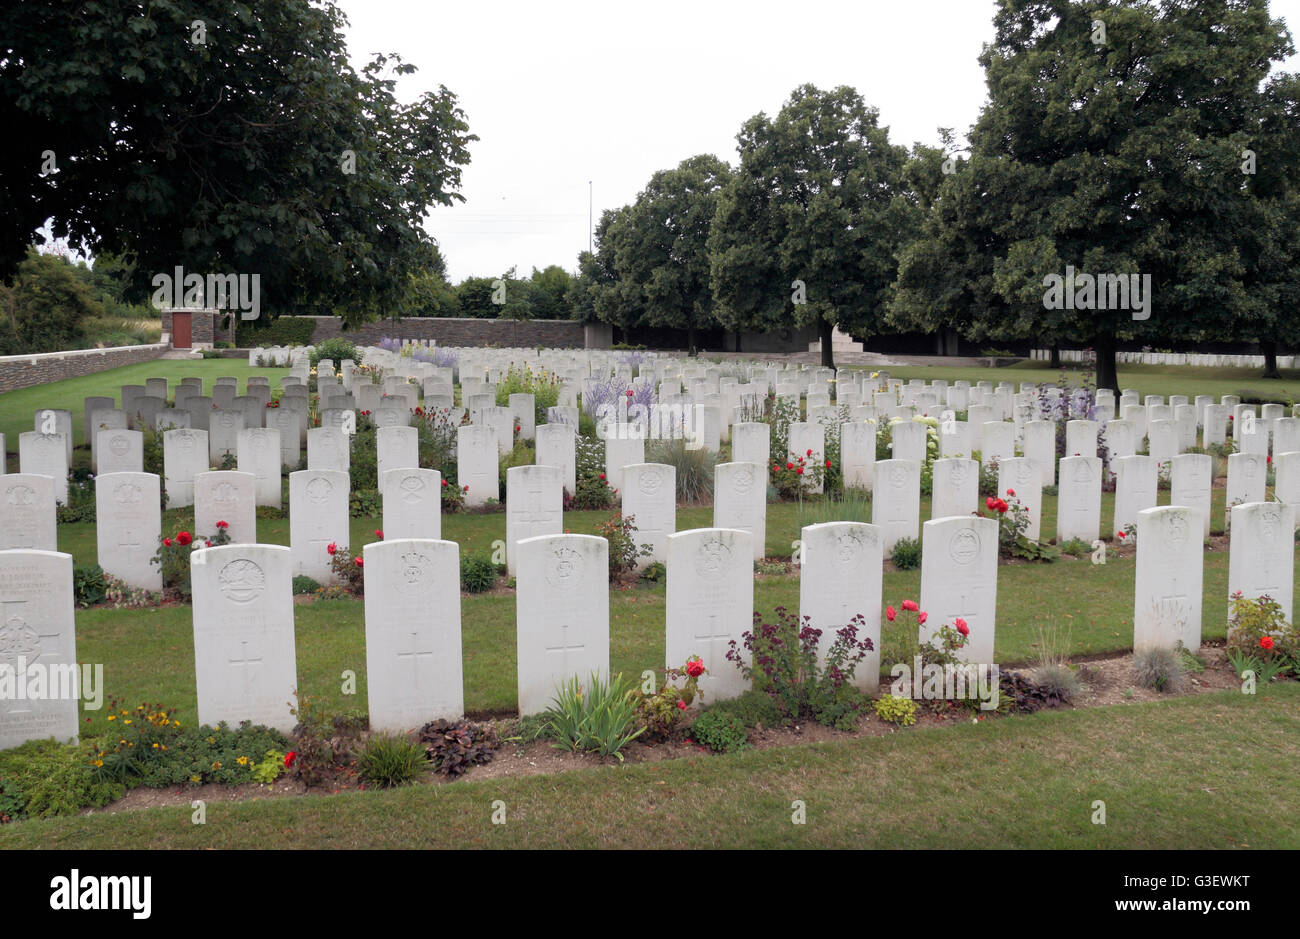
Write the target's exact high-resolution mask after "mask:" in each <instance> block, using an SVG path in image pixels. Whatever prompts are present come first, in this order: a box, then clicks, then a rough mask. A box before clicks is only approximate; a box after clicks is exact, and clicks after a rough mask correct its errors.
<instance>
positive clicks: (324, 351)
mask: <svg viewBox="0 0 1300 939" xmlns="http://www.w3.org/2000/svg"><path fill="white" fill-rule="evenodd" d="M321 359H332V360H333V362H334V367H335V368H336V369H337V368H338V367H339V363H340V362H342V361H343V360H344V359H351V360H352V361H353V362H355V363H356V364H357V365H360V364H361V352H360V350H358V349H357V345H356V343H354V342H353V341H352V340H350V339H344V338H343V337H342V336H335V337H334V338H333V339H326V340H325V341H324V342H321V343H318V344H317V345H316V346H315V348H313V349H312V350H311V367H312V368H316V367H317V366H318V365H320V360H321Z"/></svg>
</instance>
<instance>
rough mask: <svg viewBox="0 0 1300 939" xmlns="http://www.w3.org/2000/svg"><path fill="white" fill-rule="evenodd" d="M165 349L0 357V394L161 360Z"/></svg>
mask: <svg viewBox="0 0 1300 939" xmlns="http://www.w3.org/2000/svg"><path fill="white" fill-rule="evenodd" d="M168 348H169V346H168V345H167V343H163V342H159V343H155V344H153V345H148V346H118V347H116V348H113V349H74V350H72V351H70V352H42V353H40V354H38V355H5V356H0V392H5V391H17V390H18V389H20V388H33V387H35V386H36V385H45V384H49V383H50V382H53V381H62V380H63V379H65V378H77V377H78V376H81V375H93V374H94V373H96V372H104V371H107V370H108V369H110V368H119V367H120V366H123V365H135V364H136V363H137V362H150V361H152V360H154V359H158V358H161V357H162V355H163V353H165V352H167V351H168Z"/></svg>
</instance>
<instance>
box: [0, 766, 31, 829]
mask: <svg viewBox="0 0 1300 939" xmlns="http://www.w3.org/2000/svg"><path fill="white" fill-rule="evenodd" d="M26 817H27V796H25V795H23V790H22V788H21V787H20V786H19V785H18V782H17V781H16V780H13V779H6V778H5V777H4V776H0V825H7V824H9V823H10V822H16V821H19V820H21V819H24V818H26Z"/></svg>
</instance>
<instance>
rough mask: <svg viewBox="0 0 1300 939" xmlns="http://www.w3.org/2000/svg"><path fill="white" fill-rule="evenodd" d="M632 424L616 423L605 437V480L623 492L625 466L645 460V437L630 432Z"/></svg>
mask: <svg viewBox="0 0 1300 939" xmlns="http://www.w3.org/2000/svg"><path fill="white" fill-rule="evenodd" d="M634 426H635V425H632V424H616V425H613V427H612V433H611V434H610V436H608V437H606V438H605V481H606V482H607V483H609V485H610V487H611V488H613V489H617V490H618V491H619V492H622V491H623V489H624V488H625V487H624V485H623V467H625V466H631V465H632V464H633V463H644V462H645V439H644V438H643V437H640V436H636V435H635V433H634V432H629V428H632V427H634Z"/></svg>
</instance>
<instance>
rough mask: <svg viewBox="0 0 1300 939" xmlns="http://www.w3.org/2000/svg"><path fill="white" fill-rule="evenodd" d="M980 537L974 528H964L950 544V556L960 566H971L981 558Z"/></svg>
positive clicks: (954, 536)
mask: <svg viewBox="0 0 1300 939" xmlns="http://www.w3.org/2000/svg"><path fill="white" fill-rule="evenodd" d="M979 553H980V536H979V535H977V534H976V533H975V530H974V529H973V528H963V529H961V530H960V531H958V532H957V533H955V534H954V535H953V536H952V539H951V540H950V541H949V542H948V556H949V557H950V558H952V559H953V560H954V561H956V562H957V563H958V564H969V563H971V562H972V561H974V560H975V559H976V558H977V557H979Z"/></svg>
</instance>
